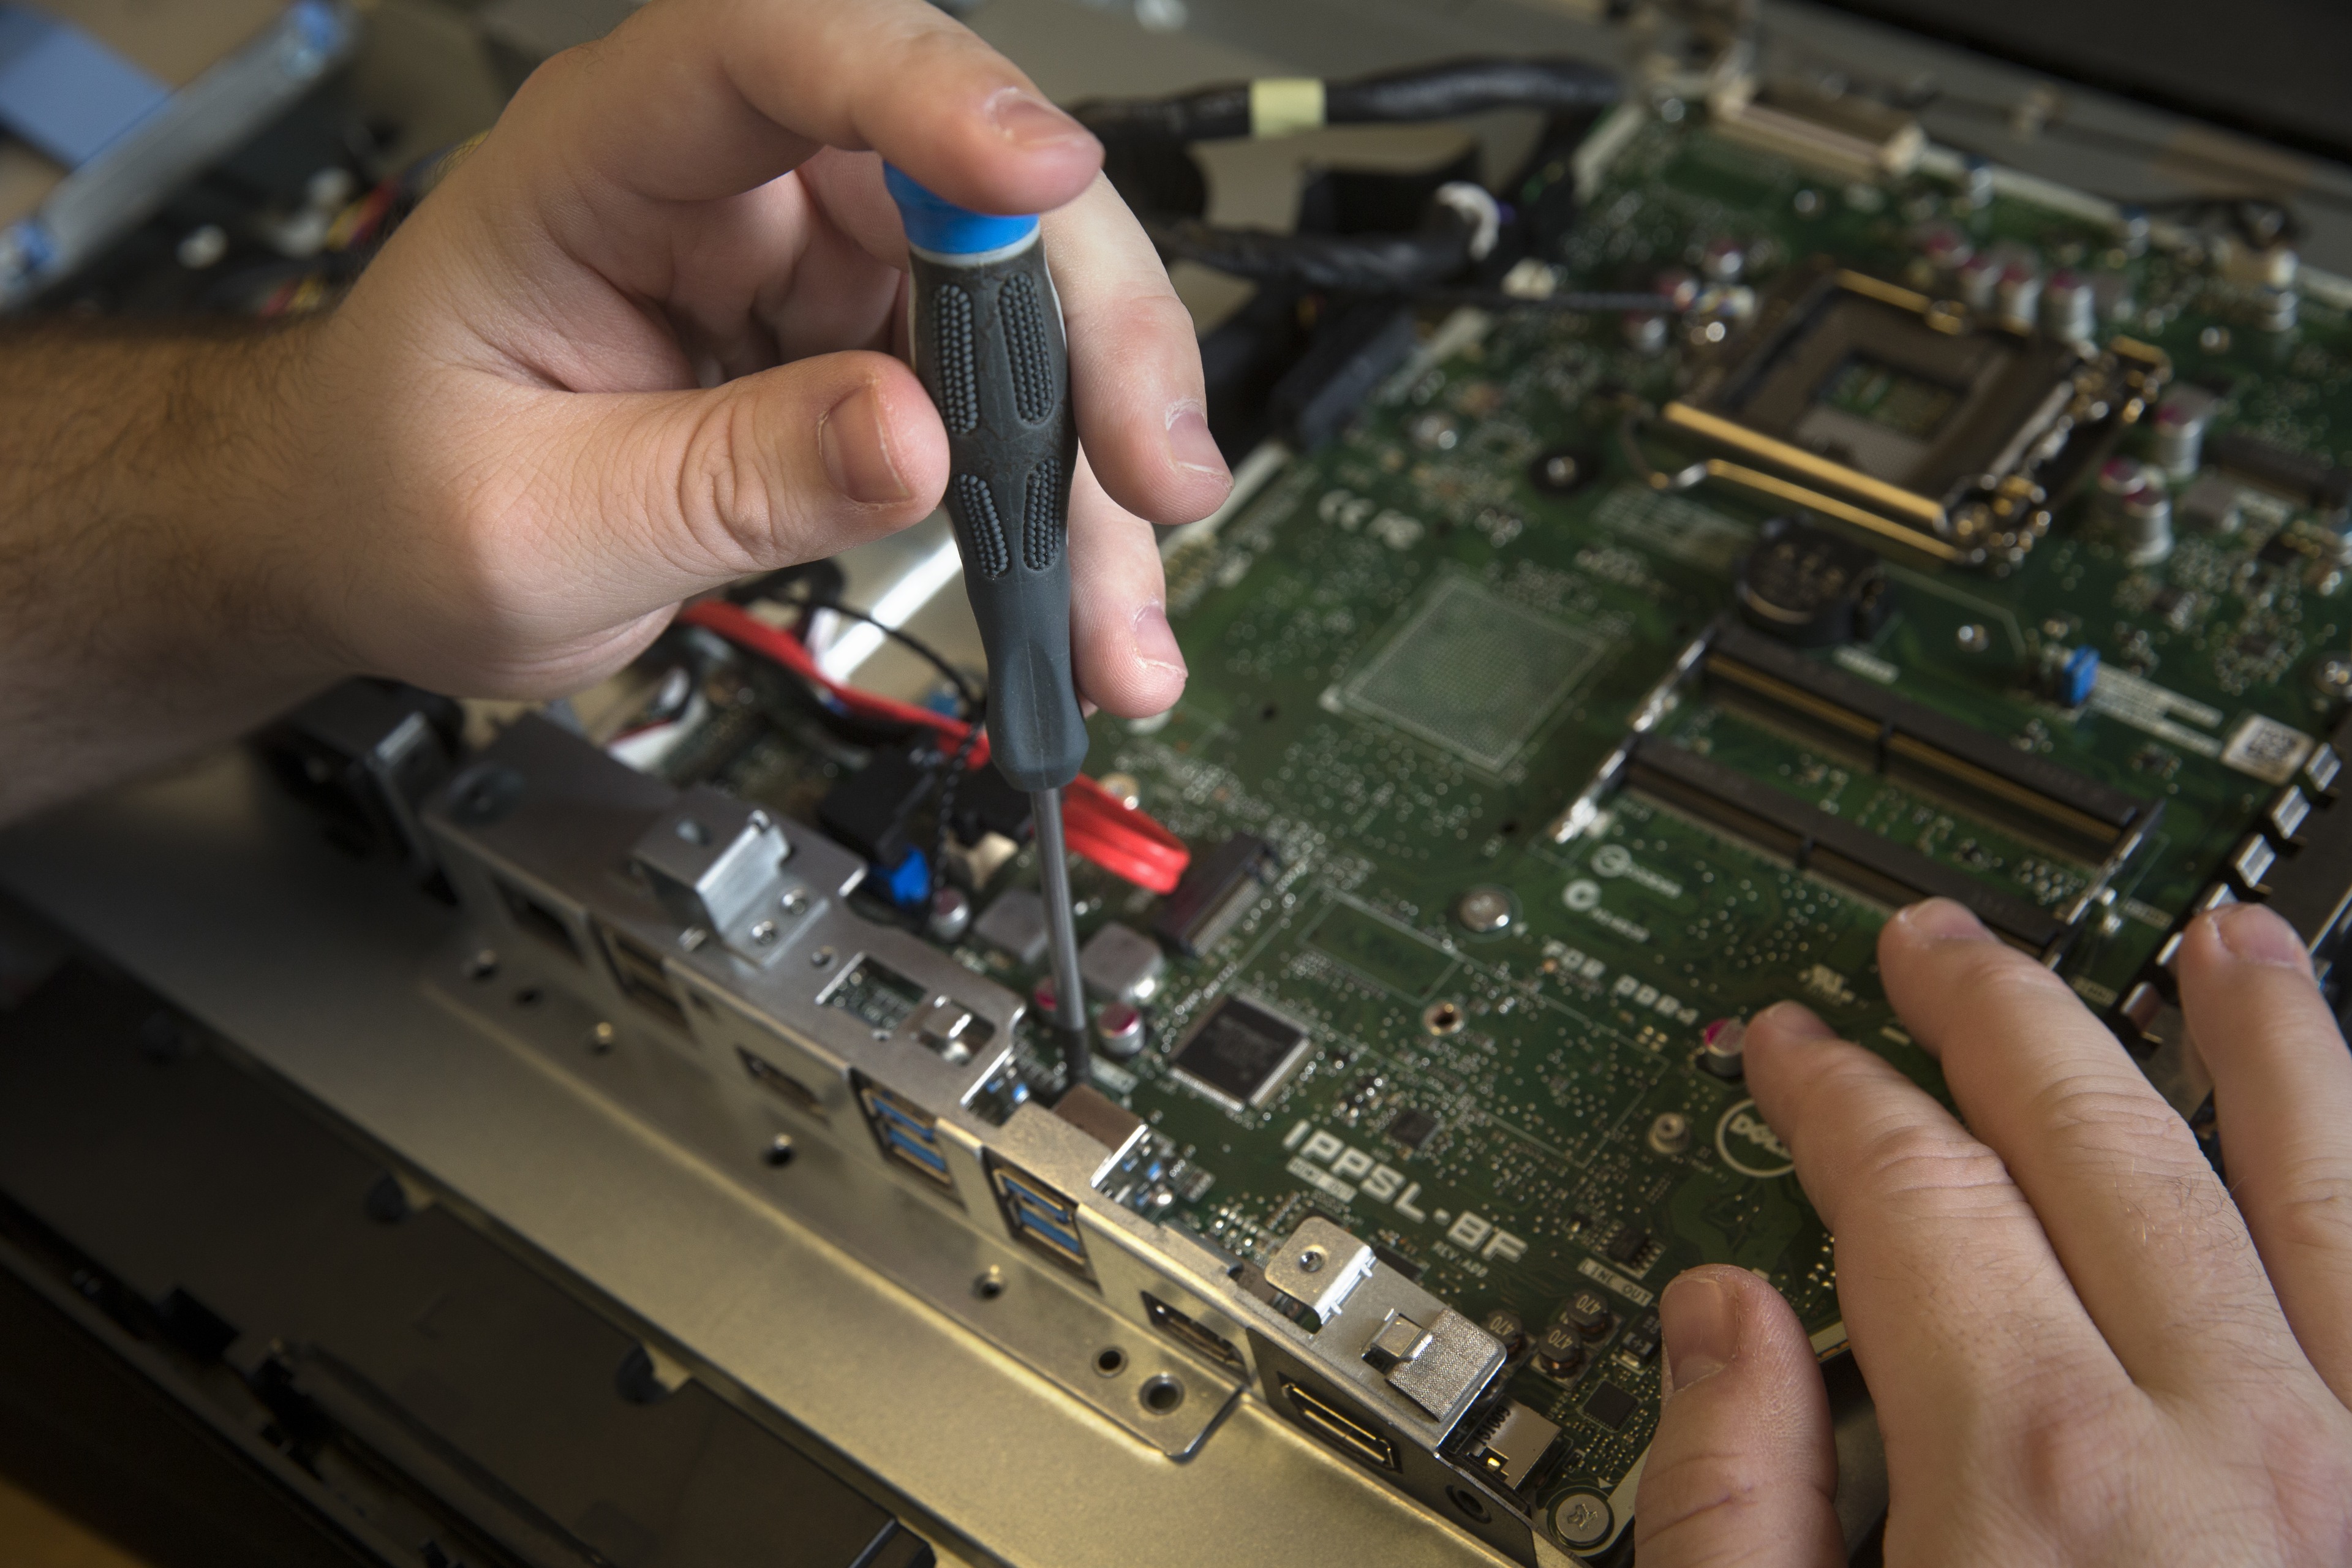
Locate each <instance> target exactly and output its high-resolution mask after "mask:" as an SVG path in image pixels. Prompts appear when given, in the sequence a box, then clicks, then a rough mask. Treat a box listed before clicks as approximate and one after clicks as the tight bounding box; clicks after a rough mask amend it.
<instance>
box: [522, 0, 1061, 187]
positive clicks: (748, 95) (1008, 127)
mask: <svg viewBox="0 0 2352 1568" xmlns="http://www.w3.org/2000/svg"><path fill="white" fill-rule="evenodd" d="M515 107H516V110H517V111H518V114H517V118H519V119H520V120H522V121H525V122H527V123H528V125H529V130H530V133H529V134H528V135H527V136H519V137H517V138H516V139H515V140H517V141H518V142H521V143H522V145H520V146H518V147H516V148H513V149H510V150H509V152H510V155H511V156H512V157H514V158H516V159H517V160H519V161H520V163H521V165H522V166H524V167H525V168H526V169H530V170H533V171H535V172H536V173H537V174H539V175H540V176H541V178H543V179H546V180H550V181H562V183H565V184H572V183H577V184H583V185H586V186H589V187H591V188H593V187H594V186H597V185H603V186H605V187H608V188H617V189H619V190H622V191H625V192H627V193H629V194H631V195H636V196H640V197H644V198H646V199H649V200H653V201H683V202H696V201H711V200H716V199H718V198H719V197H723V196H730V195H738V194H740V193H741V192H744V191H748V190H751V189H752V188H753V187H754V186H757V185H761V184H766V183H767V182H768V181H770V180H772V179H774V178H775V177H776V176H778V175H779V174H784V173H785V172H786V171H788V170H790V169H792V168H793V167H794V166H796V165H797V164H798V163H801V162H802V161H803V159H805V158H807V157H808V156H809V155H810V154H811V153H814V152H815V151H816V150H817V149H818V148H820V147H841V148H846V149H849V150H852V151H859V152H863V151H873V152H878V153H881V154H882V155H883V156H884V157H886V158H887V159H889V160H890V161H891V162H892V163H897V164H898V166H899V167H901V168H903V169H905V170H906V171H907V173H908V174H912V175H913V176H914V177H915V178H916V179H917V180H919V181H920V182H922V184H925V185H927V186H929V187H930V188H931V189H932V190H934V191H937V192H938V193H939V194H940V195H943V196H945V197H947V198H948V199H949V200H950V201H953V202H958V203H961V204H962V205H965V206H969V207H972V208H975V209H977V210H979V211H982V212H997V213H1042V212H1050V211H1052V210H1053V209H1054V208H1055V207H1058V206H1060V205H1063V204H1064V203H1065V202H1067V201H1069V200H1070V199H1071V198H1073V197H1075V196H1076V195H1078V194H1079V193H1080V192H1082V191H1084V190H1085V189H1086V188H1087V183H1088V182H1089V181H1090V180H1092V179H1093V178H1094V174H1095V171H1096V170H1097V168H1099V167H1100V166H1101V163H1102V147H1101V144H1100V143H1099V142H1096V140H1095V139H1094V137H1093V136H1092V135H1091V134H1089V133H1088V132H1087V131H1086V129H1085V128H1084V127H1082V126H1080V125H1079V124H1078V122H1077V121H1075V120H1072V119H1071V118H1070V117H1069V116H1068V115H1066V114H1064V113H1063V112H1062V111H1061V110H1058V109H1056V108H1055V107H1054V106H1053V105H1052V104H1051V103H1049V102H1047V101H1046V100H1045V95H1044V94H1043V93H1041V92H1039V91H1038V90H1037V89H1036V86H1035V85H1034V83H1032V82H1031V81H1030V79H1028V78H1027V77H1026V76H1024V74H1023V73H1022V72H1021V71H1019V70H1018V69H1016V68H1014V67H1013V63H1012V62H1011V61H1010V60H1007V59H1006V58H1004V57H1003V56H1002V55H1000V54H998V53H997V52H996V51H995V50H994V49H992V48H990V47H988V46H987V45H986V44H984V43H982V41H981V40H980V39H979V38H977V37H974V36H973V35H972V34H971V31H970V30H969V29H967V28H966V27H964V26H962V25H961V23H958V22H956V21H954V20H952V19H951V18H950V17H948V16H943V15H942V14H941V13H940V11H939V10H937V9H936V8H935V7H933V6H931V5H927V4H925V3H924V0H864V3H862V4H858V5H843V4H841V3H840V0H654V3H653V4H651V5H646V7H645V8H644V9H643V10H641V11H639V12H637V13H636V14H635V16H631V17H630V18H629V19H628V20H627V21H625V22H624V23H622V24H621V26H619V27H617V28H615V29H614V31H613V33H612V34H611V36H609V37H606V38H604V40H602V41H601V42H598V43H594V44H590V45H586V46H584V47H582V48H579V49H574V50H570V51H567V52H566V53H565V54H562V55H559V56H557V57H556V58H555V59H553V60H551V61H550V62H549V63H548V65H547V66H546V67H544V68H541V71H540V72H539V73H538V74H537V75H535V76H534V77H533V78H532V79H531V80H530V82H528V83H526V84H525V85H524V90H523V91H522V92H521V93H520V94H518V95H517V99H516V105H515ZM494 134H495V133H494Z"/></svg>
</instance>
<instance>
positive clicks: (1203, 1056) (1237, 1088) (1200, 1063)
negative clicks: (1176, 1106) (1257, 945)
mask: <svg viewBox="0 0 2352 1568" xmlns="http://www.w3.org/2000/svg"><path fill="white" fill-rule="evenodd" d="M1313 1047H1314V1042H1313V1041H1312V1040H1311V1039H1309V1038H1308V1037H1307V1031H1306V1030H1304V1029H1302V1028H1300V1027H1299V1026H1297V1025H1296V1024H1294V1023H1292V1022H1291V1021H1290V1020H1289V1019H1287V1018H1285V1017H1283V1016H1280V1015H1279V1014H1276V1013H1272V1012H1269V1011H1267V1010H1266V1009H1265V1008H1264V1007H1261V1006H1259V1005H1257V1004H1256V1003H1255V1002H1252V1001H1249V1000H1248V999H1246V998H1244V997H1240V996H1228V997H1226V998H1224V1000H1223V1001H1221V1002H1219V1003H1218V1004H1217V1005H1216V1006H1215V1007H1214V1008H1213V1010H1211V1012H1210V1013H1209V1015H1208V1016H1206V1017H1204V1018H1202V1020H1201V1021H1200V1023H1198V1024H1196V1025H1194V1026H1193V1028H1192V1033H1191V1034H1190V1035H1188V1036H1186V1037H1185V1039H1184V1043H1183V1044H1182V1045H1181V1046H1180V1047H1177V1049H1176V1052H1175V1054H1174V1055H1173V1056H1171V1057H1170V1058H1168V1065H1169V1067H1170V1068H1172V1069H1173V1070H1174V1071H1175V1073H1176V1075H1177V1076H1178V1077H1179V1078H1181V1079H1184V1081H1186V1082H1187V1083H1189V1084H1191V1085H1192V1087H1193V1088H1194V1089H1199V1090H1200V1091H1201V1092H1202V1093H1203V1094H1205V1095H1207V1096H1208V1097H1209V1098H1210V1099H1212V1100H1215V1101H1216V1102H1217V1103H1218V1104H1220V1105H1223V1106H1224V1107H1225V1108H1226V1109H1227V1110H1255V1109H1256V1108H1257V1107H1259V1106H1261V1105H1264V1104H1265V1102H1266V1101H1267V1100H1272V1099H1273V1098H1274V1095H1275V1091H1276V1090H1277V1089H1280V1088H1281V1087H1282V1086H1283V1084H1284V1083H1285V1082H1286V1081H1287V1080H1288V1079H1289V1077H1290V1075H1291V1074H1292V1073H1293V1072H1295V1071H1297V1068H1298V1065H1299V1063H1301V1062H1302V1061H1304V1060H1306V1059H1307V1052H1308V1051H1309V1050H1311V1049H1312V1048H1313Z"/></svg>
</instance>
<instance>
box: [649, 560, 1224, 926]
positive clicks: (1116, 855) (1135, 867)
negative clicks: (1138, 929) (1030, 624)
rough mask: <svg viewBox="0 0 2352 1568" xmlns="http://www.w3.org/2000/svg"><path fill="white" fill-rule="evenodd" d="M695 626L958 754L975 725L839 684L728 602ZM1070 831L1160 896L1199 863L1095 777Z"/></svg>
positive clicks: (1073, 792)
mask: <svg viewBox="0 0 2352 1568" xmlns="http://www.w3.org/2000/svg"><path fill="white" fill-rule="evenodd" d="M678 619H679V620H681V621H683V622H685V623H686V624H687V625H688V626H700V627H702V628H703V629H704V630H706V631H711V632H716V633H718V634H719V636H720V637H725V638H726V639H727V640H728V641H730V642H732V643H735V644H737V645H739V646H740V647H746V648H749V649H750V650H751V651H752V652H753V653H756V654H760V655H761V656H762V657H764V658H770V659H772V660H774V661H775V662H776V663H778V664H780V665H782V666H783V667H784V668H786V669H789V670H791V671H792V672H793V674H794V675H797V676H799V677H800V678H801V679H803V680H806V681H809V682H810V683H812V684H813V685H815V686H818V687H821V688H823V689H824V690H825V691H827V692H829V693H831V694H832V695H833V697H834V698H835V700H838V701H839V702H840V703H841V705H842V706H843V707H845V708H846V709H848V710H850V711H851V712H853V713H857V714H860V715H862V716H864V717H866V718H869V719H880V720H885V721H891V722H896V723H900V724H914V725H919V726H922V727H924V728H927V729H929V730H931V731H934V732H935V733H937V734H938V735H939V736H940V740H941V742H942V748H943V749H945V750H950V751H951V750H953V749H954V747H955V746H957V745H958V744H960V743H961V742H962V740H963V738H964V736H965V735H966V734H968V733H969V732H970V731H971V726H970V725H968V724H966V723H964V722H963V721H961V720H960V719H950V718H949V717H948V716H947V715H946V714H944V713H934V712H932V711H931V710H929V709H928V708H919V707H917V706H915V705H914V704H913V703H911V702H900V701H898V700H895V699H892V698H888V697H883V696H880V695H877V693H875V692H871V691H865V690H861V689H858V688H856V687H855V686H850V685H846V684H845V683H844V682H842V681H838V680H835V679H833V678H832V677H831V676H829V675H827V674H825V673H824V670H823V669H821V668H818V667H817V662H816V658H815V656H814V655H813V654H811V653H810V652H809V650H808V647H807V645H806V644H804V643H803V642H802V641H801V640H800V638H798V637H794V636H793V635H792V633H790V632H787V631H784V630H782V628H780V627H777V626H770V625H769V624H768V623H767V622H765V621H763V620H761V619H760V617H758V616H754V615H752V614H751V612H749V611H748V610H745V609H744V608H743V607H742V606H741V605H732V604H730V603H728V602H727V601H726V600H724V599H704V600H701V601H700V602H698V603H696V604H691V605H687V606H686V608H685V609H683V610H681V611H680V612H679V613H678ZM987 761H988V737H987V735H986V734H984V733H983V734H982V736H981V738H980V742H979V743H978V744H977V745H975V746H974V747H973V748H972V750H971V763H970V765H971V766H972V767H975V768H977V767H980V766H982V764H984V763H986V762H987ZM1062 809H1063V824H1062V826H1063V832H1064V834H1065V836H1066V837H1067V839H1068V841H1069V846H1070V847H1071V848H1072V849H1074V850H1076V852H1077V853H1078V854H1080V855H1082V856H1084V857H1086V858H1087V859H1089V860H1091V861H1093V862H1094V863H1095V864H1096V865H1097V866H1100V867H1101V868H1103V869H1104V870H1106V871H1108V872H1109V873H1110V874H1111V875H1113V876H1115V877H1123V878H1125V879H1127V880H1129V881H1130V882H1133V883H1135V884H1136V885H1137V886H1138V887H1140V888H1148V889H1150V890H1151V891H1152V892H1155V893H1167V892H1172V891H1174V890H1175V887H1176V883H1177V881H1178V880H1179V879H1181V877H1182V876H1183V875H1184V868H1185V867H1187V866H1188V865H1190V864H1191V863H1192V851H1191V850H1190V849H1187V848H1186V847H1184V841H1183V840H1182V839H1181V838H1179V837H1176V836H1175V835H1174V834H1172V833H1171V832H1169V831H1168V829H1167V828H1165V827H1163V826H1160V824H1159V823H1158V822H1156V821H1154V820H1153V819H1152V817H1151V816H1150V814H1149V813H1146V812H1143V811H1139V810H1138V809H1136V808H1135V807H1133V806H1130V805H1127V804H1126V803H1125V802H1124V801H1121V800H1119V799H1118V797H1116V796H1115V795H1111V794H1110V793H1109V792H1108V791H1107V790H1105V789H1104V788H1103V787H1102V785H1100V784H1097V783H1096V782H1095V781H1094V780H1092V779H1090V778H1087V777H1086V776H1085V775H1084V774H1080V775H1079V776H1078V777H1077V778H1075V779H1073V780H1071V781H1070V786H1069V788H1067V789H1066V790H1065V791H1063V792H1062Z"/></svg>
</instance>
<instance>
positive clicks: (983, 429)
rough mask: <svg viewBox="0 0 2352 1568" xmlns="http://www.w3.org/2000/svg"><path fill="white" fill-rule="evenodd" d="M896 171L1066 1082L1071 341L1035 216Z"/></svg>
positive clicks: (916, 317)
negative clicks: (1024, 816) (962, 197)
mask: <svg viewBox="0 0 2352 1568" xmlns="http://www.w3.org/2000/svg"><path fill="white" fill-rule="evenodd" d="M885 177H886V179H887V183H888V184H889V188H890V195H891V197H892V199H894V200H895V201H897V203H898V213H899V216H900V217H901V218H903V219H904V220H905V223H906V226H907V244H908V252H909V254H910V258H911V269H912V273H913V278H914V289H913V300H912V305H913V309H912V316H913V321H912V323H911V325H912V338H913V346H914V352H915V374H917V375H918V376H919V377H920V378H921V380H922V383H923V385H924V387H925V388H926V389H927V390H928V391H929V393H930V395H931V401H932V402H933V403H935V404H937V405H939V411H940V421H941V422H942V423H943V424H945V425H946V426H947V431H948V451H949V458H950V470H949V477H948V491H947V509H948V516H949V518H950V521H953V523H954V524H955V539H956V550H957V552H958V553H959V554H960V555H961V557H962V558H963V580H964V590H965V592H966V593H967V594H968V595H971V609H972V615H973V617H974V618H975V619H976V620H978V621H979V623H980V640H981V643H982V646H983V647H985V648H986V649H987V650H988V740H989V749H990V751H991V752H992V754H993V755H994V757H995V760H996V766H997V769H998V771H1000V772H1001V773H1003V775H1004V776H1005V778H1006V779H1007V780H1008V781H1010V782H1011V783H1012V784H1013V787H1014V788H1016V789H1021V790H1025V791H1027V792H1028V795H1029V799H1030V802H1031V805H1032V808H1033V810H1034V815H1035V817H1036V823H1037V860H1038V871H1039V877H1040V879H1041V881H1042V883H1043V890H1044V896H1045V915H1046V931H1047V938H1048V940H1049V942H1051V944H1052V952H1053V965H1054V1011H1055V1023H1056V1024H1057V1025H1058V1026H1060V1030H1061V1034H1062V1052H1063V1057H1064V1059H1065V1062H1066V1069H1067V1070H1066V1079H1067V1082H1068V1084H1069V1086H1070V1087H1072V1088H1075V1087H1076V1086H1077V1085H1079V1084H1082V1083H1085V1082H1087V1079H1088V1077H1089V1076H1090V1075H1089V1072H1088V1061H1087V1056H1088V1053H1087V1006H1086V996H1085V994H1084V992H1083V988H1082V985H1081V983H1080V980H1079V977H1078V952H1077V932H1076V926H1075V924H1074V922H1073V912H1072V910H1071V904H1070V867H1069V859H1068V856H1067V853H1066V844H1065V842H1064V839H1063V835H1062V786H1063V785H1065V784H1068V783H1069V782H1070V781H1071V780H1072V779H1074V778H1076V777H1077V775H1078V767H1079V764H1080V763H1083V762H1084V761H1085V760H1086V754H1087V731H1086V722H1085V720H1084V718H1083V716H1082V715H1081V714H1080V713H1079V711H1078V698H1077V689H1076V685H1075V684H1074V683H1073V681H1072V679H1071V672H1070V563H1069V559H1068V554H1067V552H1066V548H1065V546H1066V542H1067V535H1068V519H1069V509H1070V476H1071V473H1072V471H1073V465H1074V463H1075V462H1076V458H1077V446H1078V440H1077V426H1076V421H1075V420H1074V418H1073V417H1072V415H1071V409H1070V374H1069V345H1068V342H1067V341H1066V339H1065V338H1064V336H1063V332H1062V312H1061V307H1060V303H1059V301H1058V300H1056V299H1055V294H1054V282H1053V279H1052V277H1051V275H1050V274H1048V273H1047V271H1046V269H1045V241H1044V238H1043V236H1042V231H1041V229H1040V226H1039V225H1038V222H1037V220H1036V218H1034V216H1024V217H1001V216H992V215H990V214H986V213H976V212H972V211H970V210H968V209H966V208H963V207H960V206H957V205H954V204H953V203H951V202H947V201H943V200H941V199H940V197H938V196H936V195H932V194H931V193H930V192H929V191H928V190H926V189H924V188H923V187H922V186H921V185H919V184H917V183H916V182H915V181H913V180H911V179H909V178H908V177H907V175H905V174H902V173H900V172H899V171H898V170H897V169H888V170H886V172H885Z"/></svg>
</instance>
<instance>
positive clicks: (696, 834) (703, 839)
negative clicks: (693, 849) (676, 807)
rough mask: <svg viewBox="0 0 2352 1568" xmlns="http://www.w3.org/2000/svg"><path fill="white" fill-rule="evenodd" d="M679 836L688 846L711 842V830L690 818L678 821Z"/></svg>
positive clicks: (682, 817)
mask: <svg viewBox="0 0 2352 1568" xmlns="http://www.w3.org/2000/svg"><path fill="white" fill-rule="evenodd" d="M677 836H678V837H680V838H683V839H685V840H686V841H687V842H688V844H708V843H709V842H710V829H709V828H708V827H705V826H702V824H700V823H698V822H697V821H695V820H694V818H692V817H690V816H681V817H679V818H678V819H677Z"/></svg>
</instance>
